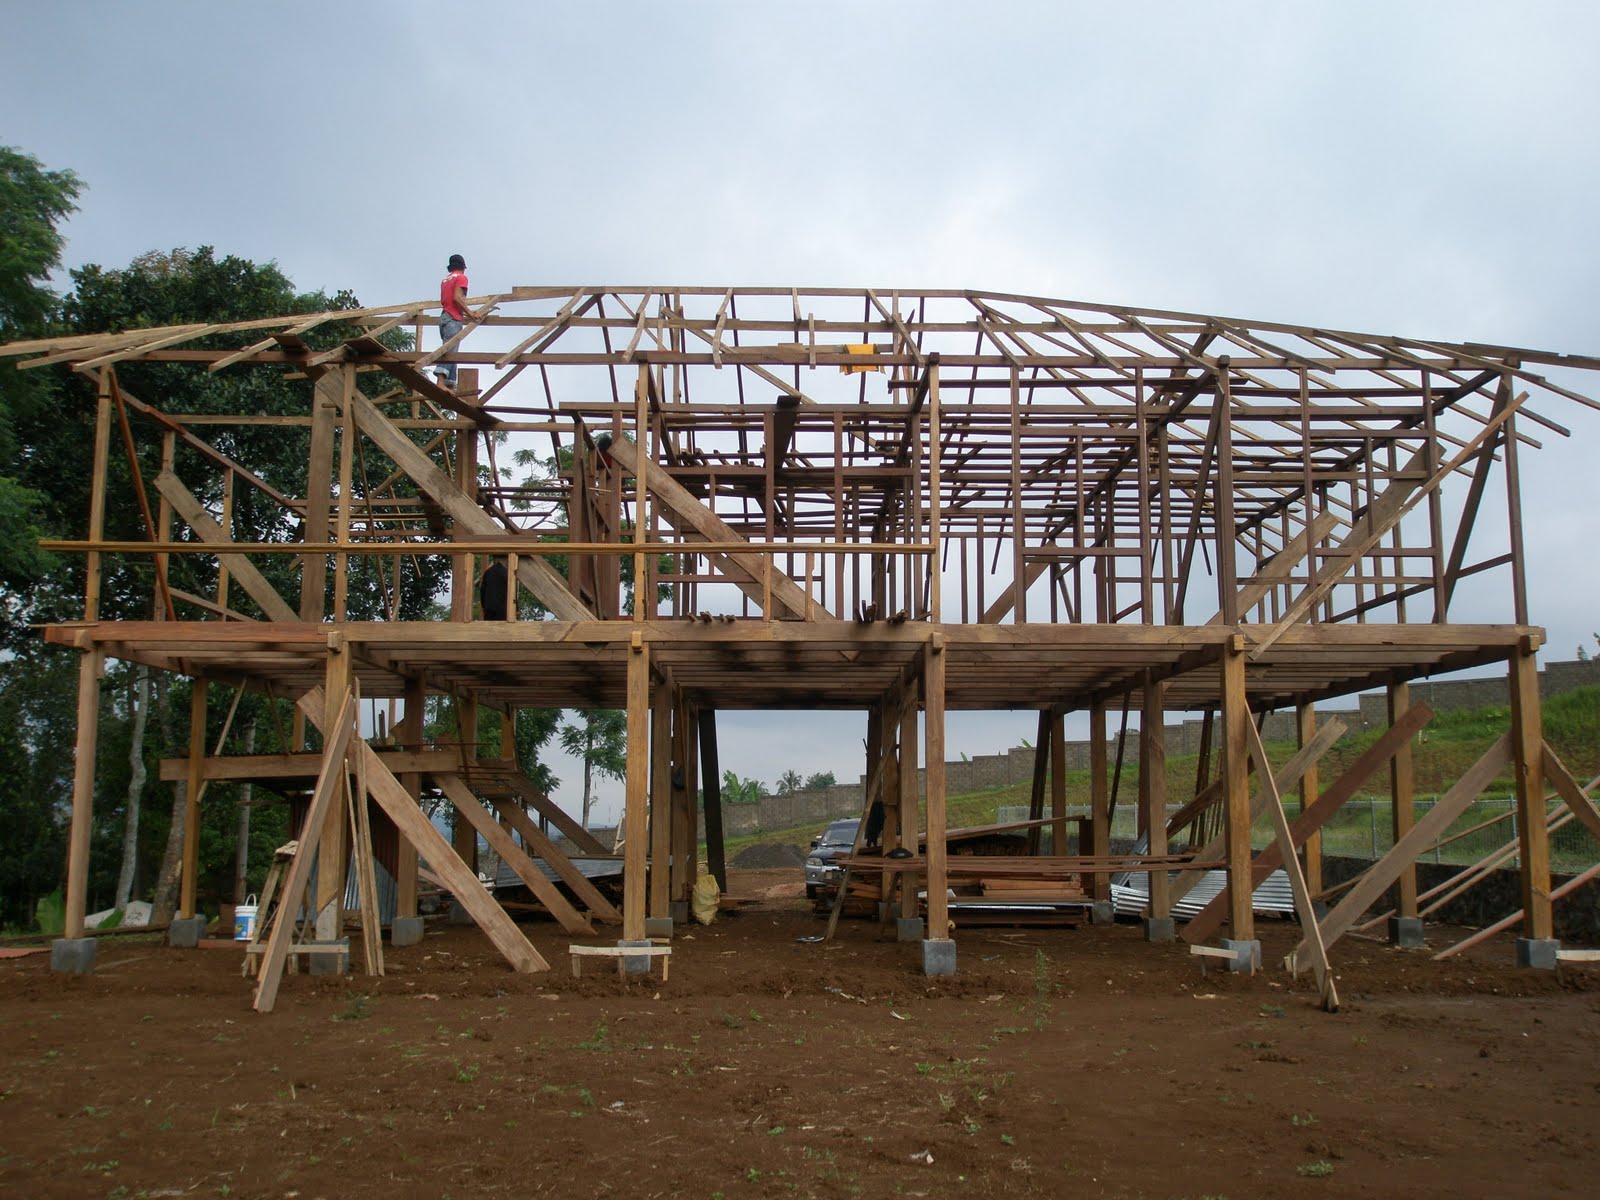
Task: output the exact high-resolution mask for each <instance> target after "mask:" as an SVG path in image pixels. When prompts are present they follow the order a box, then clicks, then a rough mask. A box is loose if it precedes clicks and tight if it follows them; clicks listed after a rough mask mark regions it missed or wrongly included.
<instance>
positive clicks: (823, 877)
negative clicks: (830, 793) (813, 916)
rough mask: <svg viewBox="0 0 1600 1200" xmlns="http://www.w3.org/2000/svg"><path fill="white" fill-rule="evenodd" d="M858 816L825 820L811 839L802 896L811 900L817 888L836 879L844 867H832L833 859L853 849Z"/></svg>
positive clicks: (841, 873)
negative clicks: (826, 825)
mask: <svg viewBox="0 0 1600 1200" xmlns="http://www.w3.org/2000/svg"><path fill="white" fill-rule="evenodd" d="M860 826H861V818H860V817H850V818H848V819H846V820H843V821H832V822H829V824H828V827H827V828H826V829H824V830H823V831H822V832H821V833H819V834H817V836H816V837H814V838H812V839H811V852H810V853H809V854H807V855H806V899H807V900H815V899H816V898H817V889H818V888H820V887H823V886H824V885H832V884H836V883H838V882H839V877H840V876H841V875H843V874H844V868H843V867H840V866H836V865H835V864H834V859H836V858H843V857H844V856H845V855H846V854H849V853H850V851H851V850H853V849H855V844H856V830H857V829H858V828H860Z"/></svg>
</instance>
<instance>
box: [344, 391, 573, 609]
mask: <svg viewBox="0 0 1600 1200" xmlns="http://www.w3.org/2000/svg"><path fill="white" fill-rule="evenodd" d="M350 403H351V408H352V409H353V410H354V412H355V414H356V418H357V420H358V422H359V424H360V426H361V432H362V433H363V434H364V435H365V436H366V437H367V438H368V440H370V441H371V442H372V443H373V444H374V445H375V446H377V447H378V449H380V450H382V451H383V452H384V453H385V454H387V455H388V456H389V457H390V458H391V459H392V460H393V461H394V464H395V466H397V467H399V468H400V469H401V470H402V471H404V472H405V473H406V475H407V476H409V477H410V479H411V481H412V482H413V483H415V484H416V485H417V489H418V490H419V491H421V492H423V493H424V494H425V495H427V496H428V497H429V498H430V499H431V500H433V502H434V503H436V504H437V505H438V506H439V507H440V508H442V509H444V510H445V512H447V513H449V514H450V517H451V519H452V520H453V521H454V522H455V523H456V526H457V527H458V528H460V529H465V530H466V531H467V532H468V533H472V534H477V535H479V536H495V535H499V534H502V533H504V530H503V529H502V528H501V526H500V524H499V523H498V522H497V521H496V520H495V519H494V518H493V517H491V516H490V515H489V514H488V513H486V512H484V511H483V509H482V508H481V507H480V506H479V505H478V504H477V503H476V502H475V501H473V500H472V499H471V498H470V497H469V496H468V495H467V494H466V493H465V492H464V491H462V489H461V488H460V487H458V486H457V485H456V483H455V481H454V480H452V479H451V478H450V477H449V476H448V475H446V474H445V473H444V472H443V471H441V470H440V469H439V468H438V467H437V466H435V465H434V462H433V460H432V459H431V458H429V457H428V456H427V455H426V454H424V453H423V452H422V449H421V447H419V446H418V445H417V444H416V443H415V442H413V441H412V440H411V439H410V438H408V437H407V436H406V435H405V434H404V433H403V432H401V431H400V430H399V429H397V428H395V426H394V425H393V423H392V422H390V420H389V419H388V418H387V417H385V416H384V415H383V413H382V412H380V411H379V410H378V406H377V405H375V404H373V403H372V401H370V400H368V399H367V398H366V397H365V396H363V395H361V393H360V392H356V393H354V394H353V395H352V396H351V397H350ZM517 578H518V579H519V580H521V581H522V584H523V586H525V587H526V588H527V589H528V590H529V591H530V592H532V593H533V594H534V596H535V597H537V598H538V600H539V603H541V604H543V605H544V606H545V607H546V608H548V609H549V610H550V612H551V613H552V614H553V615H554V616H555V617H556V618H557V619H558V620H562V621H592V620H594V614H593V613H592V612H590V611H589V609H588V608H587V607H586V606H585V605H584V604H583V603H582V602H581V601H580V600H578V598H577V597H576V596H574V595H573V594H572V593H571V592H570V591H569V590H568V589H567V582H566V580H564V579H562V578H561V575H560V573H559V572H558V571H556V569H555V568H554V567H552V566H551V565H550V564H549V563H547V562H545V561H544V559H543V558H539V557H536V556H533V555H527V556H523V557H520V558H519V560H518V562H517Z"/></svg>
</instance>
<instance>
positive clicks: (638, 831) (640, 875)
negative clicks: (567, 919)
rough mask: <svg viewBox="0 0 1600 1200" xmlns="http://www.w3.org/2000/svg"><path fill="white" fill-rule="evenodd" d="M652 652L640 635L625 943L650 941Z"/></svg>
mask: <svg viewBox="0 0 1600 1200" xmlns="http://www.w3.org/2000/svg"><path fill="white" fill-rule="evenodd" d="M649 825H650V647H649V646H648V645H646V644H645V641H644V637H643V635H642V633H640V632H637V631H636V632H635V633H634V635H633V642H632V645H631V646H630V648H629V653H628V779H627V786H626V792H625V799H624V807H623V819H622V829H623V845H622V851H623V863H622V937H623V940H625V941H634V942H638V941H643V940H644V916H645V864H646V861H647V858H648V854H647V851H648V849H649V847H648V846H647V844H646V843H647V842H648V840H649V837H650V833H649Z"/></svg>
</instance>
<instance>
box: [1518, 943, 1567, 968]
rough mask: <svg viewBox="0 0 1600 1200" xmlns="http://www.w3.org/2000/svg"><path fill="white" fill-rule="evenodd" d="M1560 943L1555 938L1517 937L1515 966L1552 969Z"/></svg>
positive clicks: (1554, 965) (1554, 966)
mask: <svg viewBox="0 0 1600 1200" xmlns="http://www.w3.org/2000/svg"><path fill="white" fill-rule="evenodd" d="M1560 949H1561V943H1560V942H1559V941H1557V940H1556V939H1555V938H1518V939H1517V966H1519V967H1531V968H1532V969H1533V970H1535V971H1554V970H1555V969H1556V951H1557V950H1560Z"/></svg>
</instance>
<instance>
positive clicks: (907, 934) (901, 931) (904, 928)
mask: <svg viewBox="0 0 1600 1200" xmlns="http://www.w3.org/2000/svg"><path fill="white" fill-rule="evenodd" d="M922 933H923V929H922V918H921V917H896V918H895V919H894V939H895V941H897V942H920V941H921V940H922Z"/></svg>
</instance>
